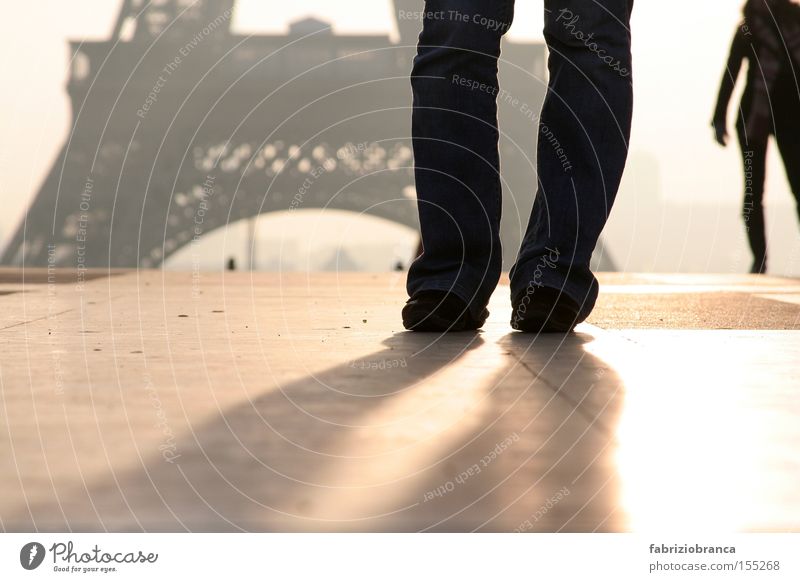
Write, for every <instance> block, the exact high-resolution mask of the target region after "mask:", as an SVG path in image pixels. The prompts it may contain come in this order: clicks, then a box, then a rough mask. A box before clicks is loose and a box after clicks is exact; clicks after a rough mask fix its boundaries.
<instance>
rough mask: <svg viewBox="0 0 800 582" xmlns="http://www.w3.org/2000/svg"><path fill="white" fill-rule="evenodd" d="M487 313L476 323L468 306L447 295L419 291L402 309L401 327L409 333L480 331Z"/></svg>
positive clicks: (482, 314)
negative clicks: (409, 331)
mask: <svg viewBox="0 0 800 582" xmlns="http://www.w3.org/2000/svg"><path fill="white" fill-rule="evenodd" d="M487 317H489V312H488V311H487V310H486V309H484V310H483V311H482V312H481V315H480V319H475V318H474V317H473V316H472V315H471V314H470V312H469V309H467V304H466V303H464V301H463V300H462V299H461V298H460V297H458V296H457V295H454V294H453V293H449V292H447V291H420V292H419V293H417V294H416V295H414V297H412V298H411V299H409V300H408V303H406V305H405V307H403V326H404V327H405V328H406V329H408V330H411V331H466V330H474V329H478V328H479V327H481V326H482V325H483V324H484V322H485V321H486V318H487Z"/></svg>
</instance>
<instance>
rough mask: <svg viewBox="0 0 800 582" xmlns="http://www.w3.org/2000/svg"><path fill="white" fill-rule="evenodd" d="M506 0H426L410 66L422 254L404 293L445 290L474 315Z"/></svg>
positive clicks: (491, 266) (497, 203) (494, 161)
mask: <svg viewBox="0 0 800 582" xmlns="http://www.w3.org/2000/svg"><path fill="white" fill-rule="evenodd" d="M513 6H514V1H513V0H426V2H425V12H426V18H425V20H424V26H423V31H422V35H421V36H420V40H419V46H418V50H417V57H416V58H415V60H414V67H413V71H412V74H411V86H412V90H413V95H414V104H413V116H412V132H413V145H414V158H415V178H416V190H417V204H418V211H419V218H420V228H421V235H422V247H423V252H422V254H421V255H420V256H419V257H418V258H417V259H416V260H415V261H414V262H413V263H412V265H411V267H410V269H409V273H408V282H407V290H408V293H409V295H411V296H413V295H414V294H415V293H417V292H419V291H423V290H431V289H438V290H450V291H452V292H454V293H456V294H457V295H459V296H460V297H461V298H462V299H464V300H465V301H466V302H467V303H468V304H469V305H470V309H471V310H472V311H473V312H474V314H475V315H477V314H478V313H479V312H480V311H481V310H482V309H483V307H484V306H485V305H486V303H487V302H488V300H489V297H490V296H491V294H492V291H494V288H495V286H496V285H497V281H498V279H499V277H500V270H501V268H502V254H501V249H500V237H499V230H500V211H501V187H500V176H499V171H500V162H499V155H498V139H499V133H498V128H497V103H496V100H497V94H498V86H497V59H498V57H499V55H500V41H501V38H502V36H503V34H505V32H506V31H507V30H508V28H509V26H510V24H511V20H512V18H513Z"/></svg>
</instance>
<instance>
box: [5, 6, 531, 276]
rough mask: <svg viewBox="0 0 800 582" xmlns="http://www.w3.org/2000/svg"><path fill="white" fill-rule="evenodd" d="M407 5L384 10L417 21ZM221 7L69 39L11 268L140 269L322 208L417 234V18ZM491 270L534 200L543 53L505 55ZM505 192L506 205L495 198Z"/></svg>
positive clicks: (526, 47) (146, 14) (121, 23)
mask: <svg viewBox="0 0 800 582" xmlns="http://www.w3.org/2000/svg"><path fill="white" fill-rule="evenodd" d="M417 4H419V5H420V6H421V0H395V2H394V7H395V10H396V11H397V10H406V11H413V10H419V6H417ZM234 8H235V6H234V0H162V1H161V2H148V1H146V0H125V1H124V3H123V5H122V8H121V10H120V14H119V16H118V18H117V21H116V24H115V26H114V29H113V31H112V34H111V37H110V38H109V39H108V40H106V41H100V42H77V41H75V42H71V48H72V61H71V74H70V78H69V81H68V84H67V92H68V94H69V96H70V99H71V104H72V124H71V130H70V133H69V135H68V137H67V140H66V143H65V144H64V145H63V147H62V149H61V152H60V154H59V156H58V158H57V161H56V162H55V164H54V165H53V167H52V168H51V169H50V171H49V172H48V174H47V176H46V178H45V180H44V182H43V184H42V185H41V188H40V189H39V191H38V193H37V195H36V196H35V198H34V200H33V201H32V203H31V204H30V206H29V208H28V211H27V213H26V215H25V218H24V220H23V222H22V223H21V224H20V225H19V227H18V229H17V231H16V232H15V234H14V236H13V237H12V239H11V240H10V242H9V244H8V246H7V247H6V249H5V250H4V253H3V256H2V262H3V263H5V264H11V265H26V266H45V265H47V264H54V265H58V266H66V267H78V268H80V267H108V266H110V267H136V266H142V267H153V266H157V265H159V264H161V263H162V262H163V261H164V260H165V258H167V257H169V256H170V255H171V254H173V253H175V252H176V251H177V250H178V249H180V248H182V247H183V246H184V245H186V244H189V243H190V242H191V241H192V240H195V239H196V238H197V237H199V236H202V235H203V234H205V233H208V232H210V231H212V230H214V229H216V228H220V227H224V226H225V225H226V224H229V223H232V222H235V221H237V220H240V219H244V218H251V217H254V216H257V215H259V214H263V213H269V212H275V211H284V210H293V209H306V208H332V209H340V210H348V211H352V212H358V213H362V212H363V213H367V214H370V215H374V216H379V217H382V218H386V219H388V220H391V221H394V222H397V223H400V224H404V225H407V226H410V227H413V228H417V227H418V223H417V214H416V202H415V200H414V191H413V171H412V166H413V158H412V151H411V140H410V117H411V110H410V103H411V96H410V85H409V82H408V73H409V70H410V66H411V59H412V58H413V54H414V50H413V48H412V47H413V45H414V43H415V40H416V35H417V31H418V28H419V26H420V23H419V22H416V23H414V22H409V21H408V20H407V19H398V22H397V24H398V30H399V32H400V39H399V42H392V41H391V40H390V38H389V36H387V35H339V34H335V33H334V32H333V31H332V29H331V28H330V26H328V25H327V24H326V23H324V22H320V21H317V20H314V19H306V20H303V21H300V22H296V23H294V24H293V25H292V26H291V27H290V31H289V33H288V34H285V35H237V34H234V33H233V32H232V31H231V27H230V24H231V19H232V15H233V10H234ZM503 58H504V60H505V61H506V62H505V63H504V64H502V65H501V80H502V84H503V88H504V89H505V90H507V91H508V92H509V93H510V94H512V95H514V97H515V98H516V99H517V102H518V103H517V105H513V106H512V105H509V104H504V103H501V106H500V123H501V131H502V132H504V133H505V135H506V137H504V138H503V139H502V144H501V156H502V163H503V170H504V180H505V184H504V188H505V190H506V193H507V195H506V196H505V197H504V209H503V214H504V217H503V220H504V224H503V244H504V266H505V268H509V267H510V266H511V264H513V261H514V258H515V254H516V251H517V248H518V246H519V241H520V238H521V235H522V233H523V232H524V227H525V222H526V221H527V218H528V214H529V212H530V207H531V204H532V200H533V196H534V193H535V185H536V173H535V158H534V155H535V151H536V149H535V146H536V134H537V132H536V126H535V123H534V122H533V121H531V120H530V119H526V116H525V112H524V111H520V107H519V103H524V104H525V105H526V107H527V108H528V109H529V110H531V111H536V112H538V110H539V107H540V106H541V101H542V99H543V96H544V91H545V83H546V81H545V60H544V59H545V52H544V47H543V46H542V45H541V44H539V43H511V42H507V43H506V44H505V47H504V53H503ZM509 192H510V193H512V195H508V193H509Z"/></svg>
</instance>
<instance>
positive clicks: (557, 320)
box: [511, 311, 577, 333]
mask: <svg viewBox="0 0 800 582" xmlns="http://www.w3.org/2000/svg"><path fill="white" fill-rule="evenodd" d="M576 319H577V315H576V316H565V315H564V314H563V313H558V312H557V311H554V312H552V313H551V312H550V311H548V312H547V313H543V312H535V311H534V312H530V311H529V312H527V313H526V314H525V317H521V318H519V319H517V318H512V320H511V327H512V328H513V329H515V330H517V331H522V332H526V333H571V332H572V331H573V330H574V329H575V326H576V325H577V322H576V321H575V320H576Z"/></svg>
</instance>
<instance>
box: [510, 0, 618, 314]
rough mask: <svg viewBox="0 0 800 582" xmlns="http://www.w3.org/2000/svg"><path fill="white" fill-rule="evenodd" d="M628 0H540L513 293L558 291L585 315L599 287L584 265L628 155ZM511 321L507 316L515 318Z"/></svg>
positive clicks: (514, 297)
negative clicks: (527, 180) (539, 71)
mask: <svg viewBox="0 0 800 582" xmlns="http://www.w3.org/2000/svg"><path fill="white" fill-rule="evenodd" d="M632 8H633V1H632V0H594V1H592V2H581V1H579V0H546V1H545V39H546V41H547V44H548V47H549V49H550V57H549V63H548V67H549V71H550V81H549V87H548V91H547V96H546V98H545V102H544V107H543V109H542V115H541V124H540V132H539V145H538V154H537V155H538V168H539V189H538V192H537V195H536V199H535V201H534V205H533V211H532V213H531V218H530V221H529V223H528V229H527V232H526V234H525V237H524V239H523V243H522V248H521V249H520V253H519V257H518V259H517V262H516V264H515V265H514V267H513V269H512V270H511V296H512V301H513V302H514V303H515V305H516V306H518V305H519V303H520V298H524V297H528V299H527V301H533V302H535V301H536V295H535V293H536V289H538V288H541V287H549V288H552V289H558V290H560V291H561V292H562V293H563V294H565V295H566V296H567V297H568V298H569V299H571V300H573V301H574V303H575V304H577V306H578V309H579V315H578V318H577V321H582V320H583V319H585V318H586V317H587V316H588V315H589V313H590V312H591V310H592V308H593V307H594V304H595V301H596V299H597V294H598V283H597V280H596V279H595V277H594V275H593V274H592V272H591V270H590V268H589V263H590V260H591V257H592V252H593V250H594V247H595V245H596V244H597V240H598V238H599V236H600V233H601V231H602V229H603V227H604V226H605V223H606V220H607V218H608V214H609V212H610V210H611V206H612V204H613V202H614V198H615V196H616V193H617V189H618V187H619V183H620V179H621V177H622V171H623V169H624V167H625V161H626V158H627V153H628V140H629V137H630V128H631V116H632V111H633V90H632V85H631V68H632V66H631V50H630V49H631V36H630V30H629V23H630V15H631V10H632ZM512 321H513V319H512Z"/></svg>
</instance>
